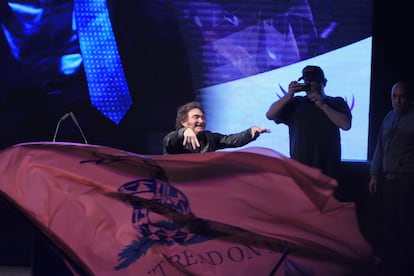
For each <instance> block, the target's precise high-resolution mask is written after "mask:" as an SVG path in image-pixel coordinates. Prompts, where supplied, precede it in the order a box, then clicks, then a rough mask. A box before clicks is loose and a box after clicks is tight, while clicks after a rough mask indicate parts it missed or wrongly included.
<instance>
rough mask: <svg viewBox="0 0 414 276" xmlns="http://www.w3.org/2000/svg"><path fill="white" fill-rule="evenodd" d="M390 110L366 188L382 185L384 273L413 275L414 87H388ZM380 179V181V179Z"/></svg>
mask: <svg viewBox="0 0 414 276" xmlns="http://www.w3.org/2000/svg"><path fill="white" fill-rule="evenodd" d="M391 102H392V107H393V109H392V110H391V111H389V112H388V113H387V115H386V116H385V118H384V120H383V123H382V126H381V128H380V131H379V134H378V141H377V144H376V148H375V152H374V156H373V158H372V162H371V166H370V175H371V178H370V181H369V183H368V188H369V191H370V192H371V193H372V194H374V193H376V192H377V190H378V186H379V182H380V183H381V184H383V185H382V193H381V195H382V206H383V216H384V225H383V226H384V228H383V229H384V230H383V234H384V239H383V242H384V243H383V245H384V254H383V256H381V257H382V266H383V267H382V269H383V270H384V272H385V273H384V275H413V267H412V262H413V260H414V253H413V250H414V200H413V199H414V124H413V122H414V89H413V87H412V84H411V83H410V82H407V81H399V82H397V83H395V84H394V85H393V87H392V89H391ZM380 180H384V181H380Z"/></svg>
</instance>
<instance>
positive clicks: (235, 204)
mask: <svg viewBox="0 0 414 276" xmlns="http://www.w3.org/2000/svg"><path fill="white" fill-rule="evenodd" d="M336 185H337V183H336V181H335V180H334V179H332V178H329V177H327V176H325V175H323V174H321V172H320V171H319V170H317V169H314V168H310V167H308V166H305V165H302V164H300V163H298V162H296V161H294V160H292V159H290V158H287V157H285V156H282V155H280V154H278V153H277V152H275V151H272V150H269V149H264V148H249V149H242V150H237V151H232V152H213V153H205V154H181V155H139V154H135V153H131V152H126V151H122V150H118V149H114V148H109V147H103V146H96V145H83V144H73V143H25V144H19V145H15V146H12V147H9V148H7V149H5V150H3V151H2V152H0V191H1V193H2V194H3V195H4V196H5V197H7V198H8V199H9V200H10V201H11V202H12V203H13V204H15V206H17V208H18V209H20V210H21V211H22V212H23V213H24V215H25V216H26V217H27V218H28V219H29V220H31V221H32V222H34V224H35V225H36V226H37V227H38V228H39V229H40V230H41V231H42V232H43V233H45V234H46V235H47V237H48V238H49V239H50V240H51V241H53V243H54V244H55V245H56V246H58V247H59V248H60V249H61V250H62V251H63V252H64V253H65V256H64V257H65V258H66V260H67V261H68V264H69V263H72V264H73V263H75V264H76V267H78V268H81V269H80V270H75V269H74V266H71V268H72V269H74V273H75V274H82V275H84V274H89V275H123V276H124V275H134V276H135V275H151V276H152V275H154V276H157V275H168V276H175V275H350V274H358V273H359V275H362V274H361V273H365V272H368V271H370V270H371V269H372V265H373V254H372V249H371V247H370V245H369V244H368V243H367V241H366V240H365V239H364V237H363V236H362V234H361V232H360V229H359V226H358V223H357V218H356V210H355V206H354V204H353V203H341V202H339V201H337V200H335V199H334V198H333V196H332V194H333V191H334V189H335V188H336Z"/></svg>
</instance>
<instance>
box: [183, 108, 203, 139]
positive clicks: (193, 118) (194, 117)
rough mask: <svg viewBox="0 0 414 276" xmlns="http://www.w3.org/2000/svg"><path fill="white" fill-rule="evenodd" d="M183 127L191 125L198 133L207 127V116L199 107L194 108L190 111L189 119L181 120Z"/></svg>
mask: <svg viewBox="0 0 414 276" xmlns="http://www.w3.org/2000/svg"><path fill="white" fill-rule="evenodd" d="M181 124H182V126H183V127H189V128H192V129H193V130H194V132H195V133H196V134H198V133H200V132H203V131H204V130H205V128H206V118H205V116H204V113H203V112H202V111H201V110H200V109H198V108H193V109H191V110H190V111H188V114H187V119H186V120H185V121H182V122H181Z"/></svg>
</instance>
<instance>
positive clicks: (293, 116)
mask: <svg viewBox="0 0 414 276" xmlns="http://www.w3.org/2000/svg"><path fill="white" fill-rule="evenodd" d="M301 80H303V81H304V82H303V83H299V82H298V81H301ZM298 81H292V82H291V83H290V84H289V91H288V92H287V93H286V94H285V95H284V96H283V97H281V98H280V99H279V100H277V101H276V102H274V103H273V104H272V105H271V106H270V107H269V110H268V111H267V112H266V117H267V119H269V120H273V121H274V122H275V123H276V124H280V123H283V124H286V125H287V126H288V127H289V140H290V156H291V158H293V159H295V160H297V161H299V162H301V163H303V164H306V165H309V166H312V167H316V168H319V169H321V171H322V172H323V173H324V174H326V175H328V176H330V177H333V178H335V179H337V178H338V173H339V168H340V167H339V166H340V162H341V138H340V131H339V129H343V130H349V129H350V128H351V121H352V114H351V110H350V109H349V106H348V104H347V103H346V102H345V100H344V99H343V98H341V97H330V96H326V95H325V91H324V89H325V86H326V83H327V80H326V78H325V75H324V73H323V71H322V69H321V68H320V67H318V66H313V65H309V66H306V67H305V68H303V70H302V76H301V77H300V78H299V79H298ZM303 91H304V92H306V96H295V93H299V92H303Z"/></svg>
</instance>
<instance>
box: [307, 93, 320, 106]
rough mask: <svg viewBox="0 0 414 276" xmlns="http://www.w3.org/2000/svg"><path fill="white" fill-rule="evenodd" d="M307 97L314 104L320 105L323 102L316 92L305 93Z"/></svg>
mask: <svg viewBox="0 0 414 276" xmlns="http://www.w3.org/2000/svg"><path fill="white" fill-rule="evenodd" d="M307 95H308V98H309V99H310V100H311V101H312V102H313V103H314V104H315V105H316V106H320V105H322V104H323V96H322V95H321V94H319V93H317V92H310V93H308V94H307Z"/></svg>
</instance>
